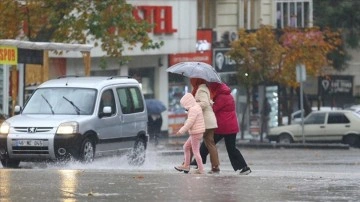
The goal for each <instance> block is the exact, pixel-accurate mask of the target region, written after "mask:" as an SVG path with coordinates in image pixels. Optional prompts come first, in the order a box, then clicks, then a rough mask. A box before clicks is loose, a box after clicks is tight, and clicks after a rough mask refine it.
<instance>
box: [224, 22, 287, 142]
mask: <svg viewBox="0 0 360 202" xmlns="http://www.w3.org/2000/svg"><path fill="white" fill-rule="evenodd" d="M238 35H239V39H238V40H236V41H234V42H233V43H232V44H231V50H230V51H229V53H228V54H229V55H230V57H231V58H232V59H233V60H235V61H236V63H237V71H238V74H237V75H238V81H239V83H240V84H242V85H243V86H244V87H245V89H246V94H247V102H246V108H245V110H244V111H247V107H248V106H249V104H250V97H251V96H250V95H251V90H252V87H254V86H257V85H259V84H264V83H265V82H267V81H271V80H273V79H272V78H273V77H274V76H275V75H274V71H273V68H275V67H276V66H277V65H278V64H279V63H280V61H281V58H282V55H283V54H284V49H283V47H282V46H281V45H280V44H279V43H278V41H277V39H276V35H275V33H274V31H273V29H272V27H271V26H265V25H264V26H261V27H260V29H258V30H256V31H255V32H250V33H249V32H246V31H245V30H244V29H240V30H239V33H238ZM259 102H260V101H259ZM244 117H245V113H244V114H243V118H242V122H241V126H242V127H241V129H242V131H241V134H242V137H244V121H245V120H244ZM261 118H262V120H263V117H261ZM260 135H261V136H260V137H261V140H262V133H261V134H260Z"/></svg>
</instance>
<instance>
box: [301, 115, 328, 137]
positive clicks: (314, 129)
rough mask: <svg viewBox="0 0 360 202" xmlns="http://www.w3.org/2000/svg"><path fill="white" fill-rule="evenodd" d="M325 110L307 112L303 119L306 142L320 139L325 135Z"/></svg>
mask: <svg viewBox="0 0 360 202" xmlns="http://www.w3.org/2000/svg"><path fill="white" fill-rule="evenodd" d="M325 117H326V112H316V113H311V114H309V116H308V117H306V119H305V121H304V136H305V140H306V141H308V142H311V141H316V140H318V139H319V138H320V139H321V138H322V137H323V136H324V135H325Z"/></svg>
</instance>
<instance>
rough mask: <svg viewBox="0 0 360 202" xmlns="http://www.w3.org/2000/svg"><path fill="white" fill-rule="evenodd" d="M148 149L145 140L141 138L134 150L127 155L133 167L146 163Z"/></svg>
mask: <svg viewBox="0 0 360 202" xmlns="http://www.w3.org/2000/svg"><path fill="white" fill-rule="evenodd" d="M145 157H146V147H145V140H144V139H142V138H139V139H138V140H137V141H136V142H135V145H134V148H132V149H131V151H130V152H129V153H128V155H127V159H128V163H129V164H130V165H132V166H141V165H143V164H144V162H145Z"/></svg>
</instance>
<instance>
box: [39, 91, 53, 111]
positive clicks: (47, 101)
mask: <svg viewBox="0 0 360 202" xmlns="http://www.w3.org/2000/svg"><path fill="white" fill-rule="evenodd" d="M41 97H42V98H43V99H44V100H45V101H46V103H47V104H48V106H49V108H50V110H51V113H52V114H55V112H54V110H53V107H52V106H51V104H50V102H49V100H48V99H46V97H45V96H44V95H43V94H41Z"/></svg>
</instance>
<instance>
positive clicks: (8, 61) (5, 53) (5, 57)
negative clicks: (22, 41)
mask: <svg viewBox="0 0 360 202" xmlns="http://www.w3.org/2000/svg"><path fill="white" fill-rule="evenodd" d="M17 63H18V53H17V48H16V47H15V46H0V64H5V65H16V64H17Z"/></svg>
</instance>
